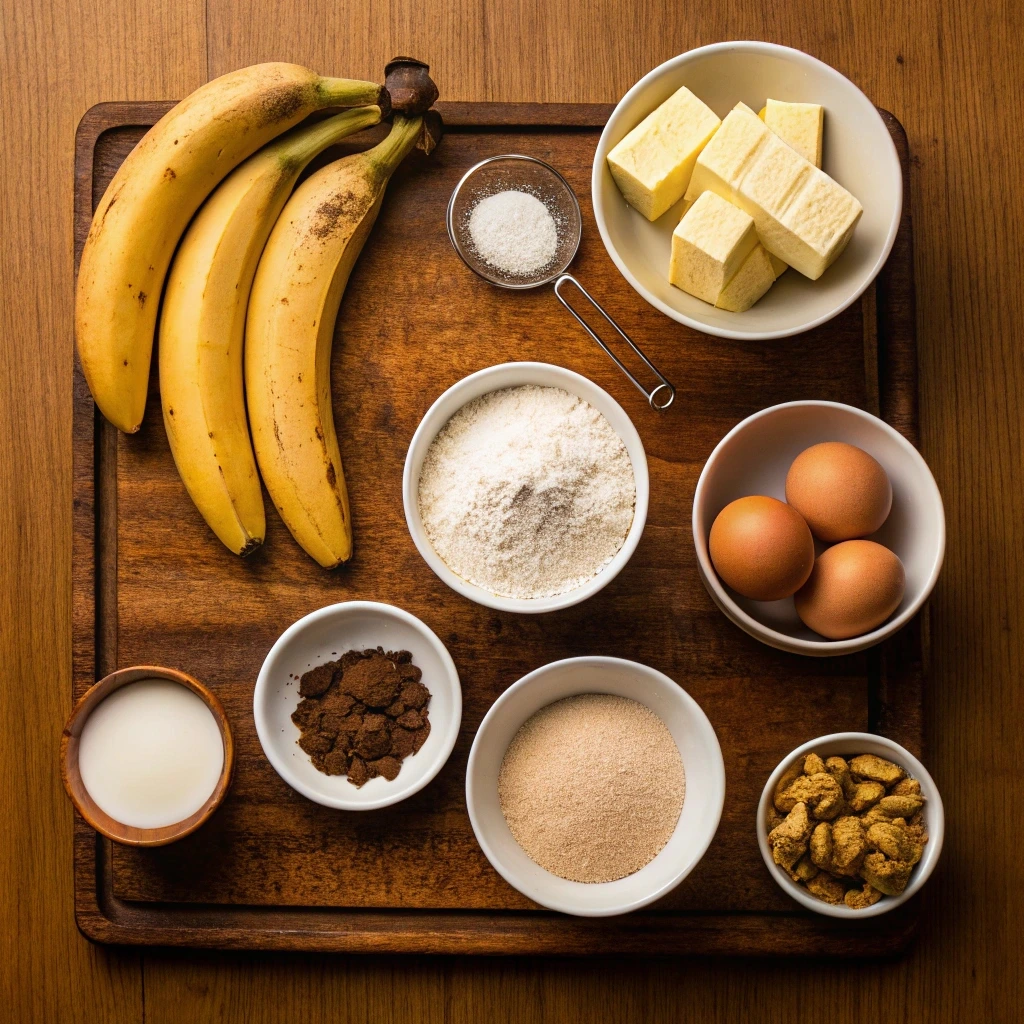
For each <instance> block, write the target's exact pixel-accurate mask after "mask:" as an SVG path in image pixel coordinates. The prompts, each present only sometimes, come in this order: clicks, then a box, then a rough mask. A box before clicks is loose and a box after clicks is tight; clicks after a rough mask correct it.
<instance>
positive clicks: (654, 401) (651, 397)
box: [555, 274, 676, 412]
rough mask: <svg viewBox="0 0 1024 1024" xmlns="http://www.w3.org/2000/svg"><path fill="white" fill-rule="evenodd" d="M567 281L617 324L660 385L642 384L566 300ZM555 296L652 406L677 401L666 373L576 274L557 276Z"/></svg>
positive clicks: (664, 406) (662, 408)
mask: <svg viewBox="0 0 1024 1024" xmlns="http://www.w3.org/2000/svg"><path fill="white" fill-rule="evenodd" d="M566 283H570V284H574V285H575V286H576V287H577V288H578V289H579V291H580V292H581V293H582V294H583V296H584V297H585V298H586V299H587V301H588V302H589V303H590V304H591V305H592V306H593V307H594V309H596V310H597V311H598V313H600V314H601V316H603V317H604V318H605V320H607V321H608V323H610V324H611V325H612V327H614V328H615V330H616V331H617V332H618V333H619V336H620V337H621V338H622V340H623V341H625V343H626V344H627V345H628V346H629V347H630V348H631V349H632V350H633V351H634V352H635V353H636V354H637V355H638V356H639V357H640V358H641V359H642V360H643V363H644V365H645V366H646V367H647V369H649V370H650V371H651V373H653V374H654V376H655V377H657V378H658V381H659V383H658V384H657V386H655V387H654V388H652V389H651V390H650V391H648V390H647V389H646V388H645V387H644V386H643V384H641V383H640V381H638V380H637V379H636V377H634V376H633V374H632V373H630V371H629V368H628V367H627V366H626V364H625V363H623V361H622V360H621V359H620V358H619V357H618V356H617V355H616V354H615V353H614V352H613V351H612V350H611V349H610V348H609V347H608V345H607V344H606V343H605V342H604V341H602V340H601V339H600V338H599V337H598V336H597V334H596V333H595V332H594V331H593V329H592V328H591V326H590V324H588V323H587V322H586V320H584V319H583V317H581V316H580V315H579V313H577V312H576V310H575V309H573V308H572V306H570V305H569V303H568V302H566V300H565V296H564V295H562V292H561V288H562V285H564V284H566ZM555 297H556V298H557V299H558V301H559V302H560V303H561V304H562V305H563V306H565V308H566V309H567V310H569V312H570V313H572V315H573V316H574V317H575V318H576V320H577V322H578V323H579V324H580V326H581V327H582V328H583V330H585V331H586V332H587V334H589V335H590V336H591V337H592V338H593V339H594V341H596V342H597V343H598V345H600V346H601V348H603V349H604V350H605V352H607V353H608V355H609V356H610V357H611V359H612V362H614V363H615V365H616V366H617V367H618V368H619V369H620V370H621V371H622V372H623V373H624V374H625V375H626V376H627V377H628V378H629V379H630V380H631V381H632V382H633V384H634V385H635V386H636V389H637V390H638V391H639V392H640V394H642V395H643V396H644V398H646V399H647V401H648V402H650V403H651V408H652V409H656V410H657V411H658V412H662V411H663V410H665V409H667V408H668V407H669V406H670V405H671V404H672V402H673V401H675V397H676V389H675V388H674V387H673V386H672V385H671V384H670V383H669V382H668V381H667V380H666V379H665V377H664V375H663V374H662V373H661V371H660V370H659V369H658V368H657V367H656V366H655V365H654V363H652V362H651V361H650V359H648V358H647V356H645V355H644V354H643V352H642V351H641V349H640V347H639V346H638V345H637V344H636V342H634V341H633V339H632V338H631V337H630V336H629V335H628V334H627V333H626V332H625V331H624V330H623V329H622V328H621V327H620V326H619V325H618V324H617V323H616V322H615V321H614V320H613V319H612V318H611V317H610V316H609V315H608V314H607V312H605V310H604V308H603V307H602V306H601V304H600V303H599V302H598V301H597V300H596V299H595V298H594V296H593V295H591V294H590V292H588V291H587V289H586V288H584V287H583V285H581V284H580V283H579V281H577V280H576V278H575V277H573V276H572V274H561V275H560V276H559V278H558V280H557V281H555ZM659 395H660V396H661V397H662V398H664V396H665V395H667V396H668V400H667V401H661V400H660V399H659V397H658V396H659Z"/></svg>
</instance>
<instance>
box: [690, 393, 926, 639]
mask: <svg viewBox="0 0 1024 1024" xmlns="http://www.w3.org/2000/svg"><path fill="white" fill-rule="evenodd" d="M821 441H846V442H847V443H848V444H853V445H856V446H857V447H858V448H863V449H864V451H866V452H868V453H869V454H870V455H873V456H874V457H875V458H876V459H877V460H878V461H879V462H880V463H881V464H882V466H883V468H884V469H885V471H886V473H887V474H888V475H889V480H890V481H891V482H892V511H891V512H890V513H889V518H888V519H886V521H885V523H883V525H882V528H881V529H880V530H879V531H878V532H877V533H874V534H872V535H871V539H872V540H875V541H878V543H879V544H884V545H885V546H886V547H887V548H891V549H892V550H893V551H895V552H896V554H897V555H898V556H899V558H900V561H902V562H903V568H904V569H905V570H906V574H907V585H906V592H905V593H904V595H903V601H902V602H901V604H900V606H899V608H897V609H896V612H895V613H894V614H893V615H892V616H890V617H889V618H888V619H887V620H886V621H885V622H884V623H882V625H881V626H879V627H878V628H877V629H874V630H872V631H871V632H870V633H865V634H864V635H863V636H857V637H853V638H851V639H849V640H826V639H825V638H824V637H822V636H820V635H819V634H818V633H815V632H814V631H813V630H810V629H808V628H807V627H806V626H805V625H804V624H803V623H802V622H801V621H800V619H799V617H798V616H797V614H796V608H795V606H794V604H793V599H792V598H791V597H788V598H786V599H785V600H782V601H751V600H750V599H749V598H746V597H741V596H740V595H739V594H737V593H736V592H735V591H734V590H731V589H730V588H728V587H726V586H725V584H723V583H722V581H721V580H720V579H719V578H718V575H717V574H716V573H715V569H714V566H713V564H712V562H711V555H710V553H709V551H708V537H709V536H710V534H711V525H712V523H714V521H715V517H716V516H717V515H718V513H719V512H721V511H722V509H723V508H725V506H726V505H728V504H729V502H730V501H734V500H735V499H736V498H742V497H745V496H746V495H748V494H766V495H768V496H769V497H772V498H779V499H780V500H781V501H785V500H786V473H787V472H788V471H789V467H790V466H791V465H792V463H793V460H794V459H795V458H796V457H797V455H799V454H800V452H802V451H803V450H804V449H805V448H809V447H810V446H811V445H813V444H818V443H819V442H821ZM693 543H694V545H695V547H696V549H697V568H698V570H699V572H700V577H701V579H702V580H703V581H704V586H705V587H707V590H708V593H709V594H710V595H711V597H712V599H713V600H714V602H715V604H717V605H718V607H719V608H720V609H721V610H722V611H723V612H724V613H725V614H726V615H727V616H728V617H729V618H730V619H731V620H732V621H733V622H734V623H735V624H736V625H737V626H739V627H740V629H743V630H745V631H746V632H748V633H749V634H750V635H751V636H753V637H756V638H757V639H758V640H761V641H762V642H763V643H766V644H769V645H770V646H772V647H778V648H779V649H780V650H783V651H791V652H792V653H794V654H810V655H814V656H818V657H827V656H831V655H837V654H850V653H851V652H853V651H862V650H864V649H865V648H867V647H872V646H874V645H875V644H877V643H879V642H880V641H882V640H884V639H885V638H886V637H889V636H892V634H893V633H895V632H896V631H897V630H899V629H901V628H902V627H903V626H905V625H906V624H907V622H909V621H910V619H911V618H912V617H913V616H914V615H915V614H916V613H917V611H918V610H919V609H920V607H921V606H922V605H923V604H924V602H925V601H926V600H927V598H928V595H929V594H930V593H931V592H932V588H933V587H934V586H935V582H936V580H937V579H938V578H939V570H940V569H941V568H942V559H943V555H944V554H945V550H946V520H945V515H944V512H943V508H942V496H941V495H940V494H939V489H938V487H937V486H936V484H935V478H934V477H933V476H932V474H931V470H929V469H928V465H927V463H926V462H925V461H924V459H923V458H921V454H920V453H919V452H918V450H917V449H916V448H915V447H914V446H913V445H912V444H911V443H910V442H909V441H908V440H907V439H906V438H905V437H904V436H903V435H902V434H900V433H899V432H898V431H896V430H894V429H893V428H892V427H890V426H889V424H888V423H885V422H884V421H883V420H880V419H879V418H878V417H877V416H872V415H871V414H870V413H866V412H864V411H863V410H861V409H855V408H854V407H853V406H850V405H841V404H839V403H838V402H786V403H785V404H783V405H773V406H771V407H770V408H768V409H763V410H761V412H758V413H755V414H754V415H753V416H749V417H747V419H745V420H743V421H742V422H741V423H739V424H737V426H735V427H733V429H732V430H730V431H729V433H728V434H726V435H725V437H723V438H722V440H721V441H719V443H718V446H717V447H716V448H715V450H714V451H713V452H712V453H711V457H710V458H709V459H708V461H707V462H706V463H705V464H704V469H703V471H702V472H701V474H700V479H699V480H698V481H697V490H696V491H695V493H694V495H693ZM822 547H823V546H822V545H821V544H817V548H818V550H819V551H820V550H821V549H822Z"/></svg>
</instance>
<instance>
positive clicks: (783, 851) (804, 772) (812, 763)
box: [757, 732, 945, 918]
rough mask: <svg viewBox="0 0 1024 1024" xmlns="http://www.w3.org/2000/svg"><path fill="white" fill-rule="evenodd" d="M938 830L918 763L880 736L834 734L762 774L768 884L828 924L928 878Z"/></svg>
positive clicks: (932, 793)
mask: <svg viewBox="0 0 1024 1024" xmlns="http://www.w3.org/2000/svg"><path fill="white" fill-rule="evenodd" d="M944 831H945V816H944V814H943V810H942V798H941V797H940V796H939V791H938V789H937V788H936V786H935V782H934V781H933V780H932V777H931V776H930V775H929V774H928V771H927V770H926V769H925V767H924V765H923V764H921V762H920V761H919V760H918V759H917V758H916V757H914V755H913V754H911V753H910V751H909V750H907V749H906V748H904V747H901V746H900V745H899V744H898V743H896V742H894V741H893V740H890V739H887V738H886V737H884V736H876V735H874V734H873V733H866V732H837V733H832V734H831V735H829V736H819V737H818V738H817V739H814V740H810V741H809V742H808V743H804V744H803V745H802V746H800V747H797V749H796V750H794V751H793V752H792V753H791V754H790V755H789V756H788V757H786V758H785V759H784V760H783V761H782V762H781V763H780V764H779V766H778V767H777V768H776V769H775V771H774V772H772V774H771V776H770V777H769V779H768V783H767V784H766V785H765V787H764V792H763V793H762V794H761V802H760V804H759V805H758V809H757V841H758V845H759V846H760V848H761V856H762V857H763V858H764V862H765V864H766V865H767V866H768V870H769V871H770V872H771V874H772V877H773V878H774V879H775V881H776V882H778V884H779V886H780V887H781V888H782V889H784V890H785V891H786V892H787V893H788V894H789V895H790V896H792V897H793V899H795V900H796V901H797V902H798V903H800V904H802V905H803V906H804V907H806V908H807V909H808V910H813V911H815V912H816V913H818V914H825V915H827V916H828V917H844V918H860V917H874V916H876V915H878V914H884V913H886V912H887V911H889V910H893V909H894V908H896V907H898V906H899V905H900V904H901V903H905V902H906V901H907V900H908V899H910V897H911V896H913V894H914V893H915V892H917V890H918V889H920V888H921V886H922V885H924V883H925V882H926V881H927V880H928V877H929V876H930V875H931V873H932V871H933V870H934V869H935V865H936V864H937V863H938V860H939V854H940V853H941V852H942V839H943V833H944Z"/></svg>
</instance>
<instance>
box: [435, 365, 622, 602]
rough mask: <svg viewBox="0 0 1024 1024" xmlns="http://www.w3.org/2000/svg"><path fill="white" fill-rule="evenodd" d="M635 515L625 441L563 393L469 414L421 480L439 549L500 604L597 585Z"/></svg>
mask: <svg viewBox="0 0 1024 1024" xmlns="http://www.w3.org/2000/svg"><path fill="white" fill-rule="evenodd" d="M635 504H636V481H635V480H634V478H633V466H632V463H631V462H630V459H629V455H628V453H627V452H626V448H625V445H624V444H623V443H622V440H621V438H620V437H619V436H618V434H616V433H615V431H614V430H612V428H611V425H610V424H609V423H608V421H607V420H606V419H605V418H604V417H603V416H602V415H601V414H600V413H599V412H598V411H597V410H596V409H595V408H594V407H593V406H592V405H590V404H589V403H588V402H584V401H583V400H582V399H580V398H577V397H576V396H575V395H570V394H569V392H567V391H564V390H562V389H561V388H548V387H537V386H536V385H532V384H530V385H525V386H523V387H518V388H505V389H503V390H501V391H492V392H491V393H490V394H487V395H484V396H482V397H481V398H477V399H475V400H474V401H472V402H470V403H468V404H467V405H465V406H463V407H462V408H461V409H460V410H459V411H458V412H457V413H455V415H454V416H452V418H451V419H450V420H449V421H448V423H447V424H446V425H445V426H444V428H443V429H442V430H441V432H440V433H439V434H438V435H437V437H436V438H435V439H434V442H433V443H432V444H431V446H430V449H429V450H428V452H427V457H426V459H425V460H424V462H423V469H422V471H421V473H420V485H419V505H420V516H421V518H422V520H423V525H424V528H425V529H426V532H427V536H428V537H429V538H430V542H431V544H432V545H433V546H434V550H435V551H436V552H437V553H438V554H439V555H440V556H441V558H442V559H443V560H444V562H445V564H447V565H448V567H449V568H450V569H452V571H453V572H455V573H457V574H458V575H459V576H461V577H462V578H463V579H465V580H468V581H469V582H470V583H475V584H476V585H477V586H478V587H482V588H484V589H485V590H488V591H490V592H491V593H492V594H496V595H498V596H499V597H515V598H538V597H550V596H554V595H556V594H564V593H566V592H567V591H570V590H575V589H576V588H577V587H579V586H581V585H582V584H584V583H586V582H587V581H588V580H590V579H593V577H594V576H596V575H597V574H598V573H599V572H600V571H601V570H602V569H603V568H604V567H605V566H606V565H607V564H608V563H609V562H610V561H611V559H612V558H613V557H614V556H615V554H616V552H618V550H619V548H621V547H622V544H623V542H624V541H625V539H626V534H627V533H629V528H630V526H631V525H632V522H633V509H634V506H635Z"/></svg>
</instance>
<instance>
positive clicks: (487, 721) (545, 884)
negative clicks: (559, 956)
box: [466, 657, 725, 917]
mask: <svg viewBox="0 0 1024 1024" xmlns="http://www.w3.org/2000/svg"><path fill="white" fill-rule="evenodd" d="M578 693H611V694H616V695H617V696H621V697H629V698H631V699H632V700H636V701H639V702H640V703H641V704H646V705H647V707H649V708H650V709H651V710H652V711H653V712H654V713H655V714H656V715H657V716H658V717H659V718H660V719H661V720H662V721H663V722H664V723H665V725H666V726H667V727H668V730H669V732H670V733H671V734H672V738H673V739H674V740H675V741H676V745H677V746H678V747H679V752H680V754H681V755H682V759H683V769H684V771H685V772H686V796H685V798H684V800H683V810H682V813H681V815H680V817H679V823H678V824H677V825H676V829H675V832H673V833H672V837H671V838H670V839H669V841H668V844H667V845H666V846H665V848H664V849H663V850H662V851H661V852H660V853H659V854H658V855H657V857H655V858H654V860H652V861H651V862H650V864H648V865H646V866H645V867H643V868H641V869H640V870H639V871H637V872H635V873H634V874H632V875H628V876H627V877H626V878H620V879H618V880H617V881H614V882H598V883H587V882H569V881H566V880H565V879H564V878H559V877H558V876H557V875H554V874H552V873H551V872H550V871H547V870H545V869H544V868H542V867H541V866H540V865H539V864H537V863H536V862H535V861H533V860H531V859H530V857H529V856H528V855H527V854H526V852H525V851H524V850H523V848H522V847H521V846H520V845H519V844H518V843H517V842H516V841H515V839H514V838H513V836H512V833H511V832H510V831H509V828H508V825H507V824H506V822H505V817H504V815H503V814H502V813H501V805H500V803H499V800H498V772H499V770H500V769H501V762H502V760H503V758H504V756H505V751H506V749H507V748H508V745H509V743H510V742H511V741H512V737H513V736H515V734H516V733H517V732H518V731H519V728H520V726H522V724H523V723H524V722H525V721H526V720H527V719H528V718H529V717H530V716H531V715H532V714H533V713H534V712H536V711H539V710H540V709H541V708H543V707H546V706H547V705H548V704H551V703H553V702H554V701H556V700H561V699H562V698H563V697H571V696H573V695H575V694H578ZM724 802H725V765H724V763H723V761H722V750H721V748H720V747H719V745H718V737H717V736H716V735H715V730H714V729H713V728H712V727H711V723H710V722H709V721H708V718H707V715H705V714H704V712H703V711H702V710H701V708H700V705H698V704H697V702H696V701H695V700H694V699H693V698H692V697H691V696H690V695H689V694H688V693H687V692H686V691H685V690H684V689H683V688H682V687H681V686H679V685H678V684H676V683H675V682H673V681H672V680H671V679H669V677H668V676H666V675H664V674H662V673H661V672H658V671H656V670H655V669H653V668H648V667H647V666H646V665H640V664H637V662H635V661H624V660H622V659H621V658H597V657H591V658H568V659H566V660H565V661H555V662H552V663H551V664H549V665H545V666H543V668H539V669H537V670H536V671H534V672H531V673H530V674H529V675H526V676H523V678H522V679H520V680H519V681H518V682H517V683H515V684H514V685H512V686H510V687H509V688H508V689H507V690H506V691H505V692H504V693H503V694H502V695H501V696H500V697H499V698H498V699H497V700H496V701H495V702H494V704H493V705H492V706H491V709H490V710H489V711H488V712H487V714H486V715H485V716H484V720H483V722H481V723H480V728H479V729H478V730H477V734H476V738H475V739H474V740H473V748H472V750H471V751H470V754H469V765H468V767H467V769H466V806H467V808H468V809H469V820H470V821H471V822H472V823H473V831H474V832H475V833H476V838H477V842H479V843H480V847H481V849H482V850H483V851H484V853H485V854H486V855H487V859H488V860H489V861H490V862H491V864H492V865H493V867H494V869H495V870H496V871H497V872H498V874H500V875H501V876H502V878H504V879H505V881H506V882H508V883H509V885H512V886H515V888H516V889H518V890H519V891H520V892H521V893H522V894H523V895H524V896H527V897H529V898H530V899H531V900H533V901H534V902H536V903H539V904H540V905H541V906H543V907H547V908H548V909H550V910H559V911H561V912H562V913H565V914H576V915H578V916H580V917H609V916H611V915H613V914H625V913H627V912H629V911H631V910H636V909H638V908H639V907H644V906H646V905H647V904H649V903H653V902H654V901H655V900H656V899H659V898H660V897H662V896H664V895H665V894H666V893H668V892H671V891H672V890H673V889H674V888H675V887H676V886H677V885H679V883H680V882H681V881H682V880H683V879H684V878H686V876H687V875H688V874H689V873H690V872H691V871H692V870H693V869H694V868H695V867H696V866H697V863H698V862H699V861H700V859H701V857H703V856H704V853H705V851H706V850H707V848H708V846H709V845H710V844H711V840H712V839H713V838H714V835H715V832H716V830H717V829H718V822H719V820H720V819H721V817H722V806H723V804H724Z"/></svg>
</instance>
